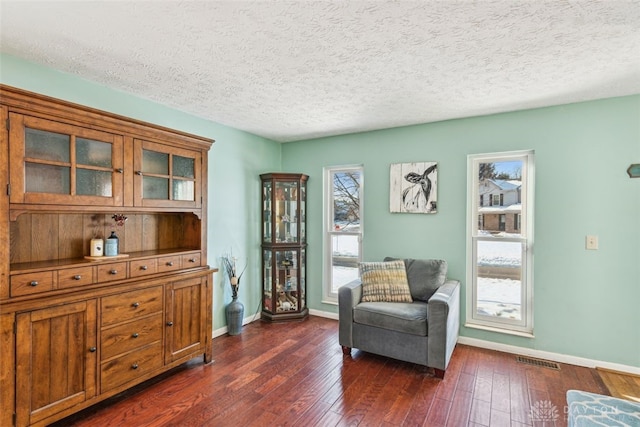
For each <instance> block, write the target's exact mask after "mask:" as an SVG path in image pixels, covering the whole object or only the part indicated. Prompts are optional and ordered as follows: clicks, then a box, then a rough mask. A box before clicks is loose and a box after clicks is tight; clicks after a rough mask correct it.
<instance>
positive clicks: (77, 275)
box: [73, 274, 82, 280]
mask: <svg viewBox="0 0 640 427" xmlns="http://www.w3.org/2000/svg"><path fill="white" fill-rule="evenodd" d="M80 279H82V276H81V275H79V274H76V275H75V276H73V280H80Z"/></svg>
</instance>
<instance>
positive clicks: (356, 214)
mask: <svg viewBox="0 0 640 427" xmlns="http://www.w3.org/2000/svg"><path fill="white" fill-rule="evenodd" d="M363 178H364V169H363V168H362V166H341V167H331V168H325V171H324V193H325V194H324V207H325V209H324V211H325V215H326V216H325V221H324V224H325V226H324V227H325V232H324V235H325V239H324V257H323V258H324V259H323V264H324V280H323V284H324V285H323V287H324V290H323V302H328V303H337V302H338V288H339V287H340V286H342V285H345V284H347V283H349V282H351V281H352V280H355V279H357V278H358V277H359V272H358V263H359V262H360V261H361V260H362V206H363V203H362V194H363Z"/></svg>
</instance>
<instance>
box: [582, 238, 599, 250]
mask: <svg viewBox="0 0 640 427" xmlns="http://www.w3.org/2000/svg"><path fill="white" fill-rule="evenodd" d="M585 247H586V248H587V249H590V250H597V249H598V236H587V239H586V243H585Z"/></svg>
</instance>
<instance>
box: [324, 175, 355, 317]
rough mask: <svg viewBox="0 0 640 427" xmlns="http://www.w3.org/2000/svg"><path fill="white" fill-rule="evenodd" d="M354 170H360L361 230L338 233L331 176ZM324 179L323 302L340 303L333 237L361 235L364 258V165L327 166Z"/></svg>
mask: <svg viewBox="0 0 640 427" xmlns="http://www.w3.org/2000/svg"><path fill="white" fill-rule="evenodd" d="M353 170H358V171H360V194H359V196H360V232H359V233H350V232H344V231H341V232H339V233H336V232H335V231H333V230H331V226H332V223H333V218H332V213H333V208H332V206H333V191H329V189H332V188H333V182H331V177H332V176H333V174H334V173H336V172H349V171H353ZM322 175H323V180H322V203H323V207H324V209H323V218H322V224H323V226H322V241H323V245H322V246H323V247H322V303H324V304H334V305H337V304H338V293H337V292H332V291H331V288H332V283H331V279H332V267H333V265H332V263H331V258H332V254H331V238H332V236H333V235H334V234H340V235H343V236H344V235H359V236H360V238H359V239H358V244H359V248H358V250H359V255H360V259H361V260H362V259H363V258H362V239H363V237H364V165H344V166H327V167H325V168H323V172H322Z"/></svg>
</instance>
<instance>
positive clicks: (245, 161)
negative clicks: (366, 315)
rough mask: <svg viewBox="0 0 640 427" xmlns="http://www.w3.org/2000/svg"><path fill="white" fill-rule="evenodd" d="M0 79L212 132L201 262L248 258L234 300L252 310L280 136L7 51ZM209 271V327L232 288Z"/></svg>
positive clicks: (220, 320) (216, 322) (217, 321)
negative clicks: (266, 196)
mask: <svg viewBox="0 0 640 427" xmlns="http://www.w3.org/2000/svg"><path fill="white" fill-rule="evenodd" d="M0 82H2V83H3V84H6V85H9V86H14V87H18V88H22V89H25V90H30V91H33V92H37V93H41V94H44V95H48V96H52V97H55V98H60V99H64V100H67V101H71V102H75V103H78V104H82V105H87V106H89V107H93V108H98V109H101V110H105V111H109V112H112V113H116V114H120V115H123V116H127V117H132V118H135V119H138V120H143V121H146V122H150V123H155V124H158V125H162V126H166V127H170V128H173V129H178V130H181V131H185V132H190V133H193V134H197V135H201V136H204V137H208V138H212V139H215V141H216V142H215V143H214V144H213V146H212V148H211V151H210V152H209V222H208V226H209V229H208V236H207V245H208V263H209V265H211V266H213V267H218V266H219V264H220V262H219V260H220V256H221V255H223V254H225V253H228V252H229V251H233V253H234V255H237V256H238V257H239V258H240V260H243V259H244V260H248V263H249V265H248V267H249V268H247V272H246V273H245V275H244V276H243V279H242V281H241V283H240V300H241V301H242V302H244V304H245V316H248V315H249V314H250V313H254V312H255V310H256V308H257V307H258V306H259V304H260V292H259V289H257V290H256V289H255V288H256V286H257V284H259V283H260V280H261V279H260V277H259V274H260V266H259V265H260V258H259V257H260V250H259V241H260V239H259V237H257V236H258V233H259V222H260V219H259V218H258V215H259V213H260V179H259V177H258V175H259V174H260V173H264V172H271V171H274V170H276V171H277V170H279V169H280V155H281V154H280V150H281V145H280V144H278V143H276V142H273V141H270V140H268V139H265V138H260V137H258V136H255V135H252V134H249V133H246V132H242V131H239V130H236V129H233V128H229V127H226V126H222V125H220V124H217V123H214V122H211V121H209V120H205V119H202V118H199V117H195V116H193V115H189V114H186V113H183V112H180V111H177V110H174V109H171V108H168V107H165V106H162V105H159V104H157V103H153V102H150V101H147V100H144V99H141V98H137V97H134V96H131V95H128V94H125V93H122V92H118V91H115V90H113V89H109V88H107V87H104V86H100V85H97V84H94V83H91V82H88V81H86V80H81V79H79V78H77V77H74V76H71V75H69V74H64V73H60V72H57V71H54V70H51V69H47V68H44V67H41V66H38V65H35V64H33V63H29V62H26V61H23V60H21V59H18V58H16V57H13V56H9V55H4V54H3V55H1V56H0ZM221 102H224V100H221ZM214 279H215V280H214V282H215V288H214V304H213V327H214V329H219V328H222V327H224V326H225V325H226V319H225V315H224V307H225V305H226V304H227V303H228V302H230V301H231V290H230V287H229V284H228V280H226V279H225V275H224V274H216V275H214Z"/></svg>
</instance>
